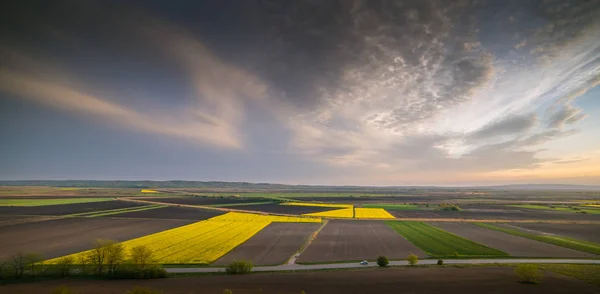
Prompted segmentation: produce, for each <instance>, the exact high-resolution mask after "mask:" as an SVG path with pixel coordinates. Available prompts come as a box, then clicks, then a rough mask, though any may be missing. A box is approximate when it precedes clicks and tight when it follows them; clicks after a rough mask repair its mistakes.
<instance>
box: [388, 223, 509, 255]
mask: <svg viewBox="0 0 600 294" xmlns="http://www.w3.org/2000/svg"><path fill="white" fill-rule="evenodd" d="M386 223H387V224H388V225H389V226H390V227H392V228H393V229H394V230H396V231H397V232H398V233H399V234H401V235H402V236H404V237H405V238H406V239H408V240H409V241H410V242H412V243H413V244H415V245H416V246H417V247H419V248H421V249H422V250H423V251H425V252H426V253H427V254H428V255H430V256H436V257H466V256H469V257H476V256H506V255H508V254H506V253H505V252H502V251H500V250H497V249H493V248H490V247H487V246H484V245H481V244H479V243H476V242H473V241H470V240H468V239H464V238H461V237H459V236H457V235H454V234H451V233H449V232H446V231H444V230H442V229H439V228H436V227H433V226H431V225H428V224H425V223H422V222H398V221H389V222H386Z"/></svg>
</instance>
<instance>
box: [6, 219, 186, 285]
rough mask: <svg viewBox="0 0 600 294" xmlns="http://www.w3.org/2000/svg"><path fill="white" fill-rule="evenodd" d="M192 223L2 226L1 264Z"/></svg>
mask: <svg viewBox="0 0 600 294" xmlns="http://www.w3.org/2000/svg"><path fill="white" fill-rule="evenodd" d="M192 222H193V221H185V220H183V221H182V220H139V219H110V218H64V219H58V220H49V221H44V222H36V223H27V224H17V225H11V226H5V227H2V230H0V260H5V259H7V258H9V257H10V256H12V255H14V254H16V253H18V252H26V253H29V252H37V253H41V254H42V255H43V256H44V257H45V258H53V257H58V256H62V255H66V254H70V253H75V252H79V251H83V250H87V249H90V248H91V247H92V245H93V242H94V241H95V240H96V239H98V238H105V239H112V240H117V241H123V240H129V239H133V238H137V237H141V236H145V235H148V234H152V233H156V232H160V231H163V230H167V229H171V228H175V227H179V226H183V225H186V224H189V223H192ZM0 292H1V291H0Z"/></svg>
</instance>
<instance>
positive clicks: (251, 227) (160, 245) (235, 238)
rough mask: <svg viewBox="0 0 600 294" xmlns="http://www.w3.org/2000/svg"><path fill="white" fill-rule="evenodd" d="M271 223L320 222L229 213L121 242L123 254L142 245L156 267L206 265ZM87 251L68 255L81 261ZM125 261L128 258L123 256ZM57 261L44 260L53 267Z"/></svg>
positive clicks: (319, 220) (307, 219)
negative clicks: (190, 264) (154, 261)
mask: <svg viewBox="0 0 600 294" xmlns="http://www.w3.org/2000/svg"><path fill="white" fill-rule="evenodd" d="M271 222H321V219H319V218H304V217H285V216H268V215H258V214H250V213H238V212H229V213H226V214H224V215H220V216H217V217H213V218H211V219H208V220H204V221H200V222H197V223H193V224H190V225H186V226H182V227H178V228H174V229H170V230H166V231H162V232H159V233H155V234H152V235H147V236H144V237H140V238H137V239H133V240H129V241H125V242H123V243H122V244H123V246H124V247H125V252H130V250H131V248H133V247H135V246H139V245H145V246H147V247H149V248H150V249H152V250H153V252H154V258H156V259H157V261H158V262H159V263H163V264H172V263H195V264H210V263H212V262H214V261H215V260H217V259H219V258H220V257H222V256H223V255H225V254H227V252H229V251H230V250H232V249H233V248H235V247H237V246H238V245H240V244H242V243H244V242H246V241H247V240H248V239H250V238H251V237H252V236H254V235H255V234H256V233H258V232H260V231H261V230H262V229H264V228H265V227H266V226H268V225H269V224H270V223H271ZM86 254H89V251H84V252H80V253H75V254H72V255H71V257H73V258H74V260H81V257H82V255H86ZM126 258H128V257H127V256H126ZM56 261H58V258H55V259H51V260H48V261H47V263H50V264H53V263H56Z"/></svg>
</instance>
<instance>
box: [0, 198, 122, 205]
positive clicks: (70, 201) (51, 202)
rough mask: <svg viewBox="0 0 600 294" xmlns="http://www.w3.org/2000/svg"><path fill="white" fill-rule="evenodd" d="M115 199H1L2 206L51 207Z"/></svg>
mask: <svg viewBox="0 0 600 294" xmlns="http://www.w3.org/2000/svg"><path fill="white" fill-rule="evenodd" d="M112 200H114V199H113V198H60V199H0V206H50V205H61V204H76V203H91V202H105V201H112Z"/></svg>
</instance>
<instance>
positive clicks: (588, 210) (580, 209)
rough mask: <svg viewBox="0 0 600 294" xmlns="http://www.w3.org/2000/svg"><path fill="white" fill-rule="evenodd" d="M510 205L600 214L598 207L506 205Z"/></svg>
mask: <svg viewBox="0 0 600 294" xmlns="http://www.w3.org/2000/svg"><path fill="white" fill-rule="evenodd" d="M508 206H510V207H516V208H527V209H539V210H552V211H565V212H573V213H582V212H585V213H590V214H600V209H594V208H591V207H577V206H574V207H567V206H553V207H550V206H546V205H531V204H516V205H508Z"/></svg>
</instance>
